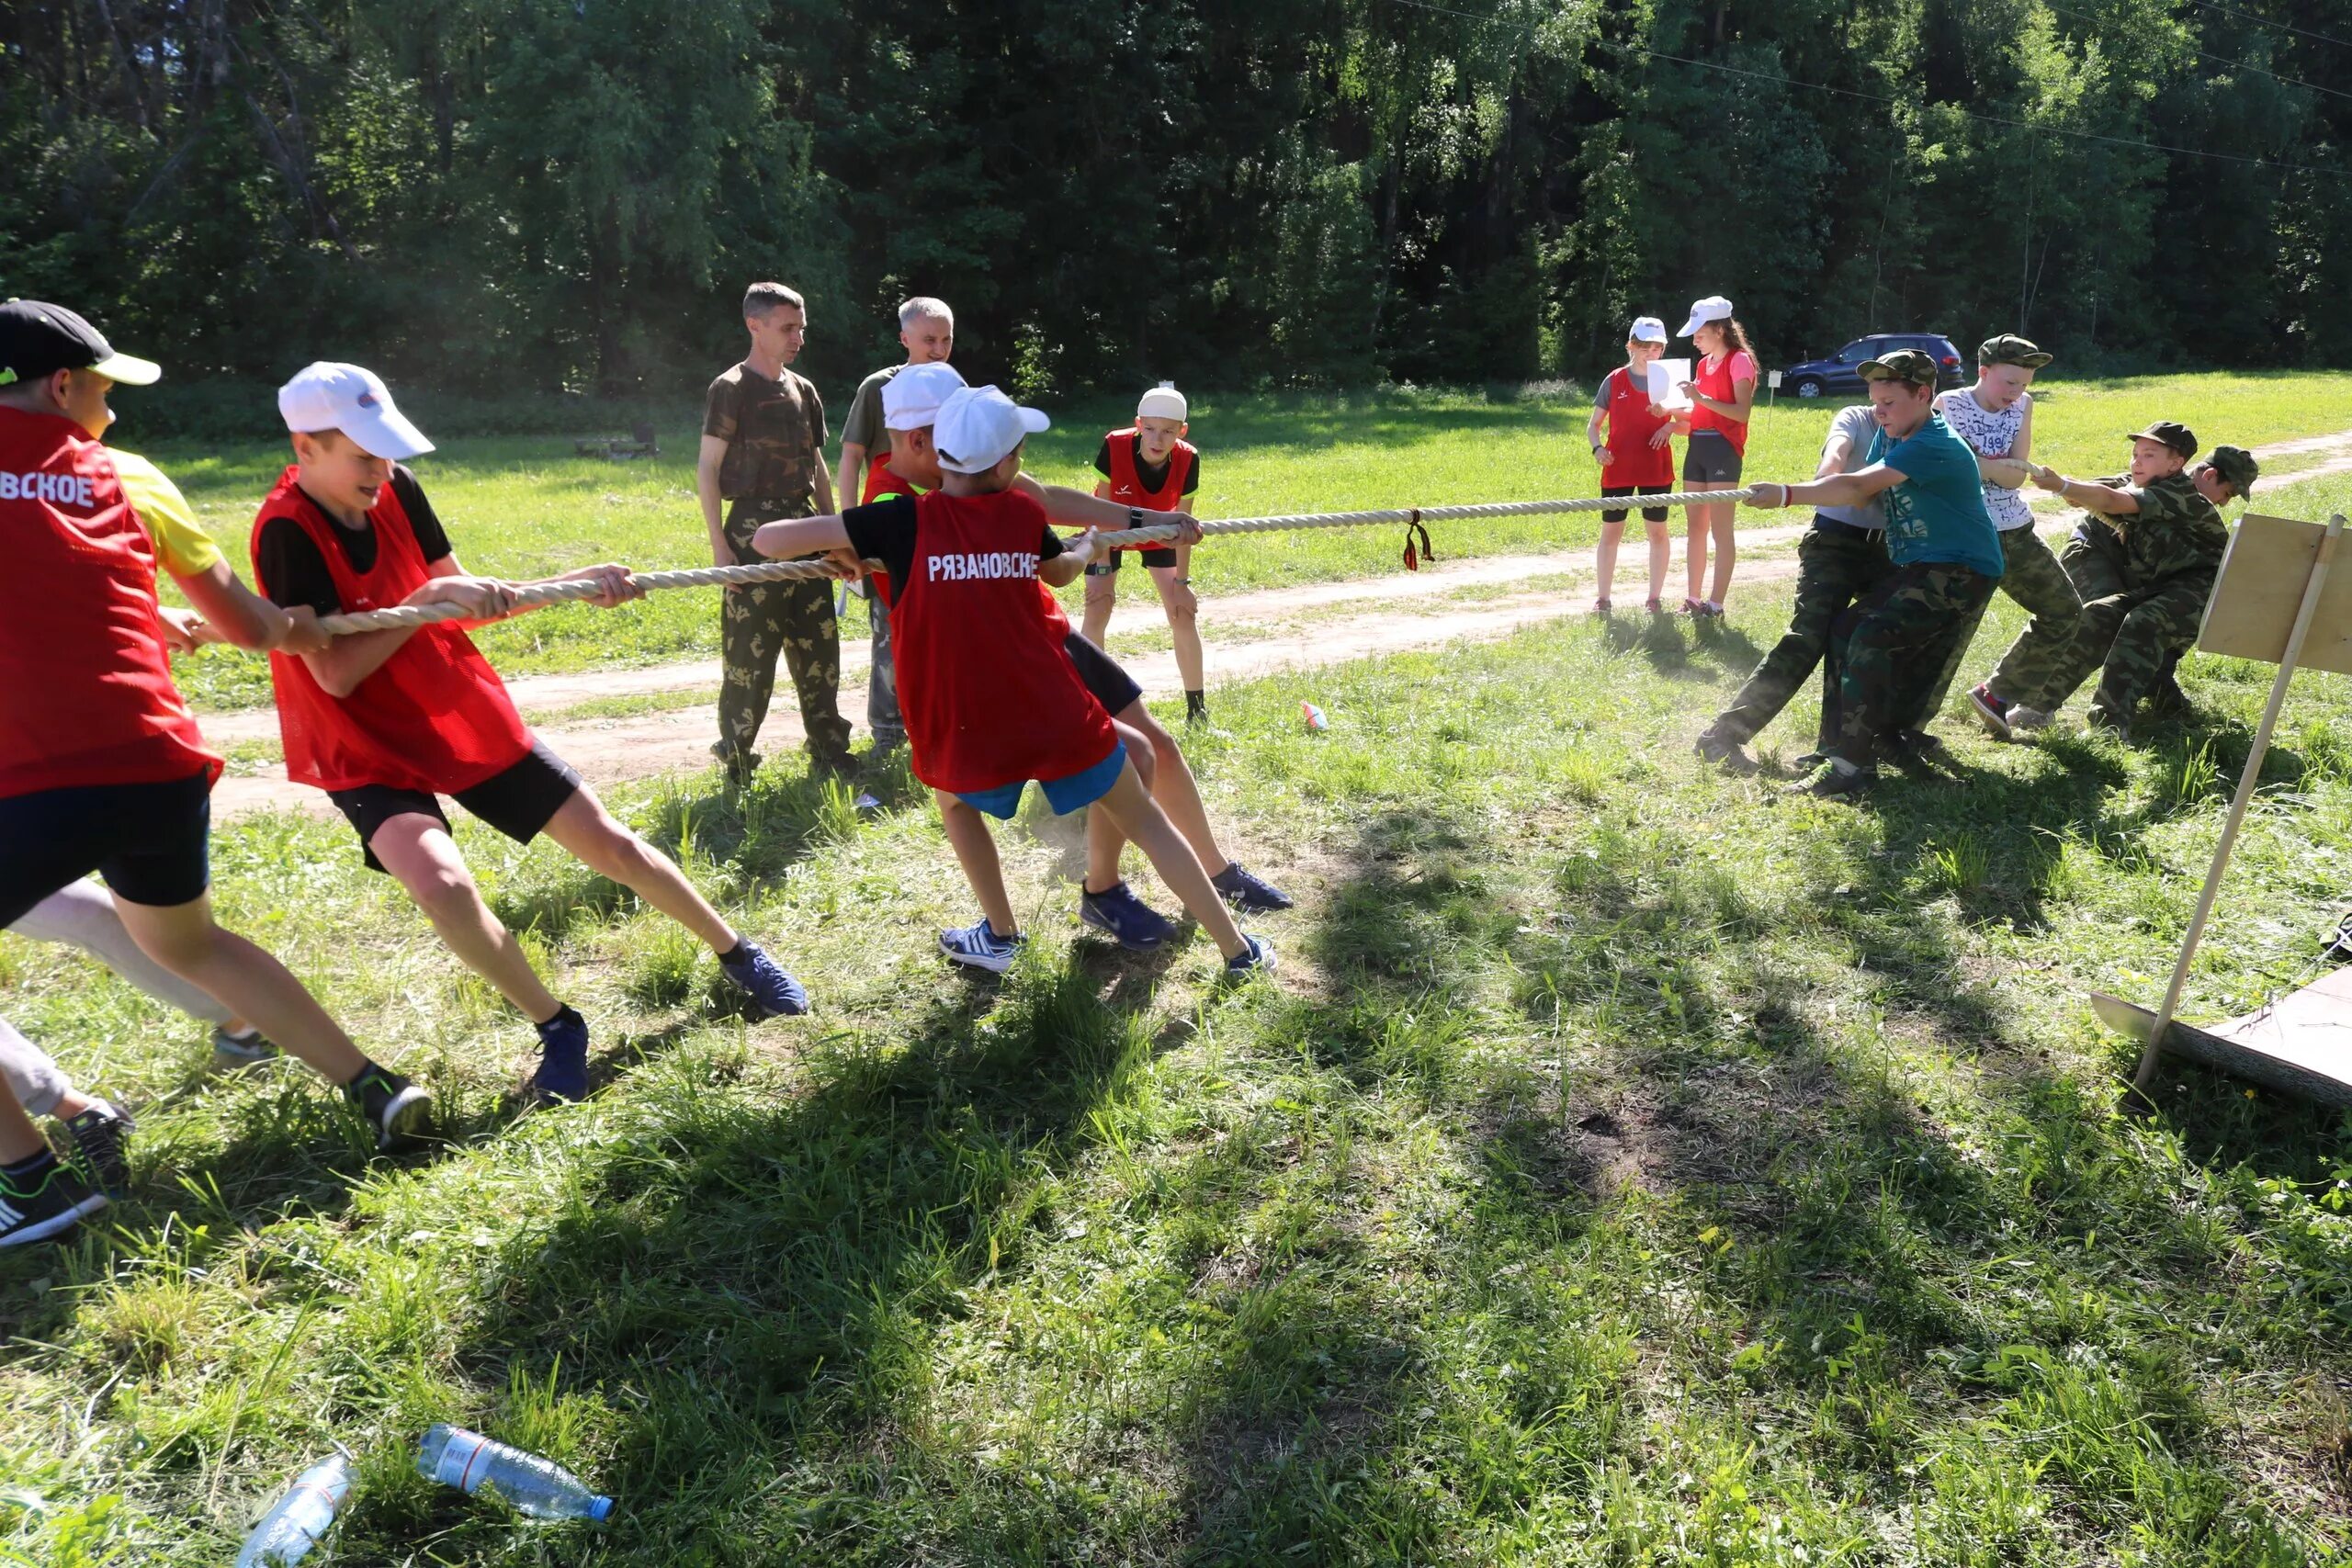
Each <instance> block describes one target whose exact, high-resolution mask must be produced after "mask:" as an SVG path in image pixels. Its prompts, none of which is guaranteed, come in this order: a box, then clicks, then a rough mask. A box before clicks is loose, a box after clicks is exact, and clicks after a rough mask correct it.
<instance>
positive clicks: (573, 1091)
mask: <svg viewBox="0 0 2352 1568" xmlns="http://www.w3.org/2000/svg"><path fill="white" fill-rule="evenodd" d="M537 1029H538V1032H539V1070H538V1071H537V1072H535V1073H533V1074H532V1075H531V1087H532V1088H533V1089H536V1090H537V1091H538V1096H539V1098H540V1099H541V1100H564V1101H571V1100H585V1099H587V1098H588V1021H587V1020H586V1019H584V1018H582V1017H581V1016H580V1015H579V1014H578V1013H577V1012H575V1011H573V1010H571V1009H570V1008H568V1007H565V1008H558V1009H557V1010H556V1014H555V1016H554V1017H553V1018H551V1019H549V1020H548V1021H546V1022H545V1023H542V1024H539V1025H537Z"/></svg>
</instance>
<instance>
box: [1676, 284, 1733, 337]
mask: <svg viewBox="0 0 2352 1568" xmlns="http://www.w3.org/2000/svg"><path fill="white" fill-rule="evenodd" d="M1729 320H1731V301H1730V300H1728V299H1724V297H1723V296H1722V295H1720V294H1710V295H1708V296H1707V297H1706V298H1705V299H1697V300H1693V301H1692V302H1691V319H1690V320H1689V321H1685V322H1683V323H1682V330H1681V331H1680V332H1679V333H1675V334H1674V335H1675V336H1676V337H1689V336H1690V335H1691V333H1695V332H1697V331H1698V330H1699V329H1700V328H1701V327H1702V326H1704V325H1705V324H1706V323H1707V322H1709V321H1729Z"/></svg>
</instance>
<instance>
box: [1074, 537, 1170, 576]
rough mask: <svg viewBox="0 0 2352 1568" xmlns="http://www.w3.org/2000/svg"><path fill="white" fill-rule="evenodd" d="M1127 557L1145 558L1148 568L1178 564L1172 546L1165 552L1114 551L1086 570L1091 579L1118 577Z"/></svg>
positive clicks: (1144, 561) (1144, 562)
mask: <svg viewBox="0 0 2352 1568" xmlns="http://www.w3.org/2000/svg"><path fill="white" fill-rule="evenodd" d="M1126 556H1141V557H1143V564H1144V565H1146V566H1174V565H1175V564H1176V547H1175V546H1173V545H1170V546H1169V547H1167V548H1166V549H1164V550H1148V549H1147V550H1113V551H1112V552H1111V553H1110V554H1109V555H1107V556H1105V557H1103V558H1102V559H1101V560H1099V561H1096V562H1095V563H1094V564H1093V565H1092V566H1090V567H1088V568H1087V569H1086V575H1087V576H1089V577H1116V576H1117V575H1118V574H1119V561H1120V559H1121V558H1123V557H1126Z"/></svg>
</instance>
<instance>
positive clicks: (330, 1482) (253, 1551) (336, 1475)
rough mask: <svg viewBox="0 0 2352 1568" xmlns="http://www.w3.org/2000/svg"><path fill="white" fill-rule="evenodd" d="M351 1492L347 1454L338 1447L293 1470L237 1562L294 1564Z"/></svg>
mask: <svg viewBox="0 0 2352 1568" xmlns="http://www.w3.org/2000/svg"><path fill="white" fill-rule="evenodd" d="M350 1492H351V1460H350V1457H349V1456H348V1455H345V1454H341V1453H336V1454H330V1455H329V1456H328V1457H326V1458H325V1459H322V1460H321V1461H319V1462H318V1463H316V1464H314V1465H312V1466H311V1468H310V1469H308V1470H306V1471H304V1472H302V1473H301V1474H300V1475H298V1476H296V1477H295V1478H294V1484H293V1485H291V1486H289V1487H288V1488H287V1490H286V1495H284V1496H283V1497H280V1498H279V1499H278V1500H277V1502H275V1503H273V1504H271V1505H270V1509H269V1512H267V1513H266V1514H264V1515H263V1516H262V1517H261V1523H259V1524H257V1525H255V1526H254V1533H253V1534H251V1535H249V1536H247V1537H245V1545H244V1550H243V1551H240V1552H238V1553H237V1568H294V1564H295V1563H297V1562H301V1561H302V1559H303V1558H305V1557H307V1556H308V1555H310V1551H311V1548H312V1547H314V1546H316V1545H318V1543H319V1539H320V1538H321V1537H322V1536H323V1535H325V1534H326V1533H327V1530H328V1528H329V1527H330V1526H332V1525H333V1524H334V1515H335V1510H336V1509H338V1508H340V1507H342V1506H343V1500H344V1498H345V1496H347V1495H350Z"/></svg>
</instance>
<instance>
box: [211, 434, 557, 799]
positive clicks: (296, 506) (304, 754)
mask: <svg viewBox="0 0 2352 1568" xmlns="http://www.w3.org/2000/svg"><path fill="white" fill-rule="evenodd" d="M295 472H296V470H295V469H293V468H288V469H287V470H286V472H285V474H284V475H283V476H282V477H281V478H280V479H278V481H277V489H276V490H273V491H270V492H269V499H268V500H266V501H265V502H262V503H261V514H260V515H259V516H258V517H256V518H254V556H255V560H254V570H255V573H256V574H258V573H259V570H260V560H259V555H260V548H261V531H262V528H263V526H264V525H266V524H268V523H270V522H272V521H273V520H275V519H277V518H280V517H289V518H292V519H293V520H294V521H295V522H296V523H298V524H300V525H301V527H302V531H303V532H304V533H306V534H308V535H309V536H311V543H312V544H314V545H316V546H317V547H318V550H319V554H320V556H321V557H322V558H323V559H324V560H325V561H326V563H327V572H328V574H329V575H330V576H331V577H333V578H334V590H335V596H336V597H337V598H338V599H339V600H341V602H342V604H343V608H344V610H345V612H347V613H353V614H356V613H357V612H359V611H361V610H388V609H390V608H391V607H392V606H393V605H395V604H399V603H400V602H401V600H403V599H406V598H407V597H408V596H409V595H410V594H411V593H413V592H416V590H418V589H419V588H422V587H423V586H424V584H425V583H426V581H429V574H428V573H427V572H426V571H425V570H424V569H425V559H424V550H423V549H422V548H421V547H419V546H418V544H417V542H416V531H415V530H414V529H413V528H411V527H410V526H409V521H408V513H407V512H406V511H405V510H403V509H402V508H401V502H400V494H399V492H398V491H395V490H394V489H393V488H392V487H391V486H390V485H389V484H388V485H386V486H385V487H384V488H383V489H382V490H380V491H377V492H376V504H375V505H373V506H371V507H369V508H368V522H370V523H372V524H373V525H375V528H376V564H375V566H374V567H373V568H372V569H371V570H368V571H364V572H363V571H354V570H352V569H351V561H350V558H349V557H347V556H345V554H344V549H343V543H342V541H341V540H340V539H338V538H336V537H335V536H336V534H337V533H338V532H340V529H339V527H338V525H336V524H335V522H334V519H332V518H330V517H329V516H327V514H326V513H323V512H322V511H320V510H319V509H318V507H317V506H316V505H314V504H313V503H312V502H311V498H310V497H309V496H307V495H304V494H303V493H302V491H301V490H300V487H298V486H297V485H296V484H295V482H294V476H295ZM269 678H270V682H271V683H272V684H273V685H274V686H276V688H277V728H278V732H279V734H280V735H281V736H282V737H283V739H284V741H285V747H286V776H287V777H288V778H290V779H292V780H293V781H294V782H295V783H297V784H315V785H316V786H318V787H319V788H321V789H357V788H358V787H360V786H361V785H363V784H389V785H390V786H391V787H393V788H395V789H414V790H423V791H424V792H425V793H427V794H429V795H455V794H456V793H457V792H458V791H459V790H464V789H471V788H473V786H474V785H476V784H481V783H482V782H484V781H485V780H487V779H490V778H491V777H492V776H494V775H495V774H498V773H503V772H504V771H505V770H506V769H508V768H511V767H513V766H514V765H515V763H516V762H519V761H522V760H523V758H524V756H525V754H526V753H527V752H528V751H529V750H531V732H530V730H529V729H528V728H526V726H525V725H524V723H523V716H522V715H520V714H518V713H516V712H515V703H514V700H513V699H512V698H510V697H509V696H507V694H506V686H505V683H504V682H502V681H500V680H499V678H498V671H495V670H492V668H491V667H490V661H489V660H486V659H484V658H483V657H482V656H481V650H479V649H476V648H475V647H474V642H473V638H471V637H468V636H467V635H466V634H465V632H464V631H463V630H462V629H461V628H459V627H458V626H454V625H451V624H448V623H447V622H444V623H443V624H441V625H439V626H424V627H421V628H419V629H418V630H416V631H414V632H413V633H411V634H410V635H409V639H408V640H407V641H406V642H404V643H402V644H401V646H400V648H399V649H398V650H397V651H396V652H394V653H393V655H392V656H391V657H390V659H387V660H384V662H383V663H382V665H381V666H379V668H378V669H377V670H376V671H375V673H373V674H371V675H369V676H368V678H367V679H366V680H365V681H362V682H359V684H358V686H357V687H356V688H355V689H354V690H353V691H352V694H350V695H349V696H347V697H336V696H333V695H330V694H328V692H327V690H326V688H325V687H323V686H322V685H320V684H319V682H318V677H316V676H314V675H312V674H311V668H310V666H309V665H307V664H305V663H304V662H303V661H302V660H300V659H299V658H294V657H290V656H288V655H287V654H283V653H273V654H271V655H270V656H269Z"/></svg>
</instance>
